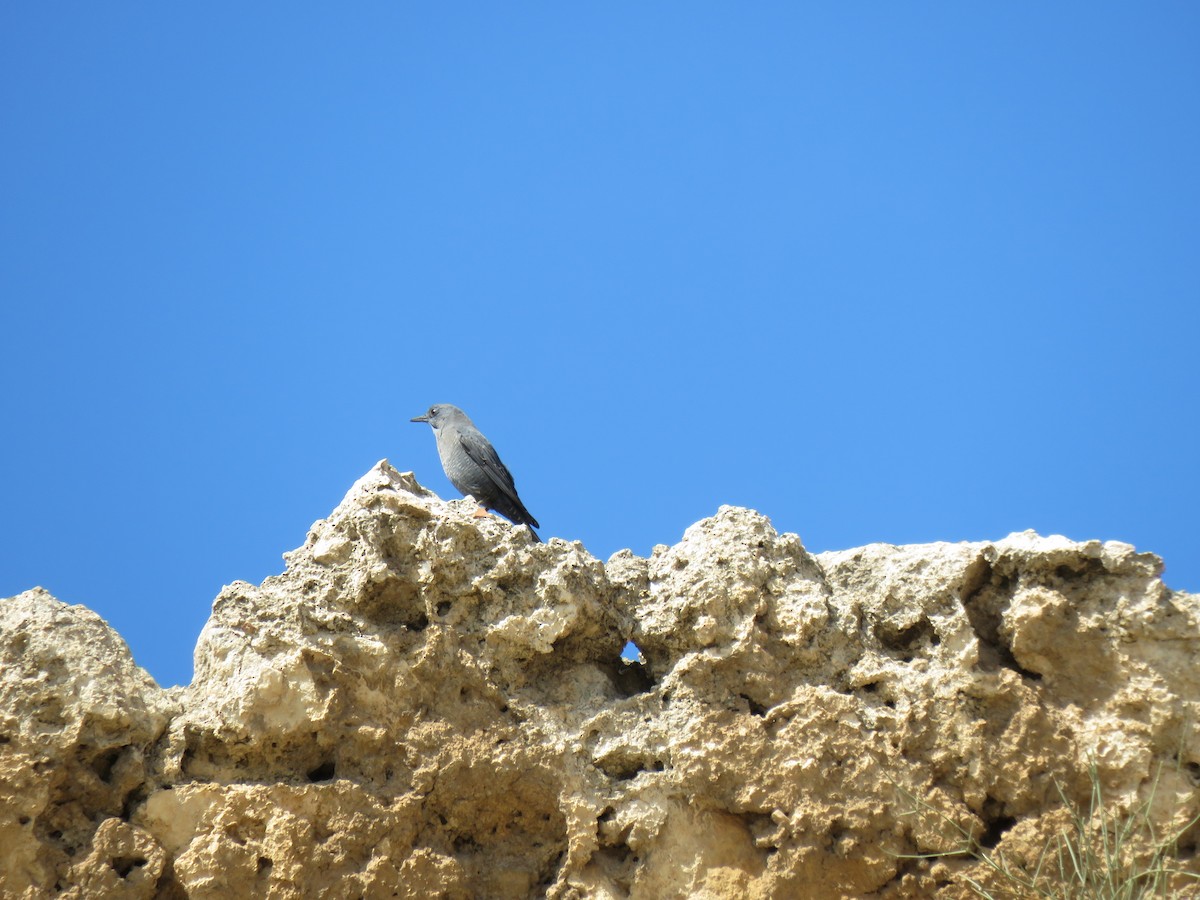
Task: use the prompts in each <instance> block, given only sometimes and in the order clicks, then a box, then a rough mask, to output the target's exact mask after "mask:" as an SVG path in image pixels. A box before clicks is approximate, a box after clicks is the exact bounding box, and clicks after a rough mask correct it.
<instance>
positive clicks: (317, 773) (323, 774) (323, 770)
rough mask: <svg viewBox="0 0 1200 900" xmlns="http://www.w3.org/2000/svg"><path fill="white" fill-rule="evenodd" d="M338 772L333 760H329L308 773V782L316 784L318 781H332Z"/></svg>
mask: <svg viewBox="0 0 1200 900" xmlns="http://www.w3.org/2000/svg"><path fill="white" fill-rule="evenodd" d="M335 771H337V769H336V766H335V765H334V763H333V760H327V761H325V762H323V763H321V764H320V765H319V766H317V767H316V768H315V769H312V770H310V771H309V773H308V780H309V781H311V782H313V783H314V784H315V783H316V782H318V781H332V780H333V775H334V772H335Z"/></svg>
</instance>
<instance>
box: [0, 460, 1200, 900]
mask: <svg viewBox="0 0 1200 900" xmlns="http://www.w3.org/2000/svg"><path fill="white" fill-rule="evenodd" d="M470 510H471V505H470V504H469V503H467V502H465V501H454V502H450V503H446V502H443V501H441V500H439V499H438V498H437V497H435V496H434V495H432V494H430V493H429V492H428V491H426V490H425V489H423V488H422V487H420V486H419V485H418V484H417V483H416V482H415V480H414V479H413V478H412V476H411V475H410V474H400V473H397V472H396V471H395V470H394V469H392V468H391V467H390V466H388V465H387V464H386V463H380V464H379V465H377V466H376V467H375V468H374V469H372V470H371V471H370V472H369V473H367V475H366V476H364V477H363V478H362V479H361V480H360V481H359V482H358V483H357V484H355V485H354V487H353V488H352V489H351V491H350V492H349V494H348V495H347V496H346V499H345V500H344V501H343V502H342V504H341V505H340V506H339V507H338V508H337V509H336V510H335V511H334V512H333V514H332V515H331V516H330V517H329V518H328V519H326V520H323V521H320V522H317V523H316V524H315V525H314V526H313V528H312V530H311V532H310V534H309V536H308V539H307V541H306V542H305V544H304V546H303V547H301V548H299V549H297V550H295V551H294V552H292V553H289V554H287V555H286V559H287V563H288V566H287V571H286V572H285V573H284V574H283V575H280V576H277V577H274V578H268V579H267V580H266V581H265V582H263V584H261V585H258V586H254V585H250V584H245V583H235V584H233V585H230V586H229V587H227V588H225V590H224V591H222V593H221V595H220V596H219V597H218V598H217V600H216V602H215V603H214V605H213V612H212V617H211V618H210V620H209V622H208V624H207V625H206V626H205V628H204V630H203V632H202V634H201V636H200V640H199V643H198V645H197V647H196V659H195V662H196V676H195V679H194V681H193V683H192V684H191V685H190V686H189V687H188V688H186V689H174V690H172V691H162V690H160V689H159V688H158V687H157V686H156V685H155V684H154V683H153V682H152V681H151V679H150V678H149V677H148V676H147V675H146V674H145V673H144V672H142V671H141V670H140V669H138V668H137V667H136V666H134V665H133V663H132V661H131V658H130V656H129V652H128V650H127V648H126V647H125V645H124V643H123V642H122V641H121V640H120V638H119V637H118V636H117V635H116V634H115V633H113V632H112V631H111V630H110V629H109V628H108V627H107V626H106V625H105V624H104V622H103V621H101V620H100V619H99V618H98V617H97V616H96V615H95V614H94V613H91V612H90V611H88V610H86V609H84V608H82V607H68V606H66V605H64V604H62V603H59V602H58V601H56V600H54V599H53V598H52V597H50V596H49V595H48V594H46V593H45V592H42V591H38V590H35V591H30V592H27V593H25V594H21V595H19V596H17V597H14V598H10V599H8V600H4V601H0V792H2V794H0V847H2V848H3V856H2V858H0V894H2V895H3V896H4V897H41V896H46V895H52V894H60V895H62V896H69V897H99V896H103V897H180V898H181V897H191V898H204V897H213V898H216V897H221V898H226V897H231V896H237V897H251V896H256V897H257V896H268V897H281V898H282V897H315V896H328V897H367V898H373V897H413V898H416V897H421V898H425V897H462V898H466V897H489V898H491V897H540V896H551V897H560V898H623V897H645V898H667V897H819V898H825V897H842V896H846V897H868V896H869V897H881V898H882V897H888V898H899V897H933V896H939V897H958V896H968V895H969V885H970V879H975V880H977V881H979V882H982V883H983V884H993V885H994V884H996V879H998V878H1000V877H1001V876H999V875H997V874H996V872H995V871H994V870H993V869H992V868H991V867H989V866H988V865H987V864H986V863H985V862H982V861H980V858H979V857H980V855H981V854H987V855H990V856H991V857H993V858H999V857H1003V859H1004V860H1006V861H1007V862H1008V863H1010V864H1011V865H1013V866H1014V867H1017V868H1019V867H1020V866H1021V865H1027V866H1032V865H1034V864H1035V863H1036V860H1037V859H1038V855H1039V853H1041V852H1042V851H1043V850H1044V849H1045V848H1046V847H1047V846H1052V845H1053V842H1054V840H1055V836H1056V835H1059V834H1061V833H1062V832H1063V830H1064V826H1065V824H1066V823H1067V822H1068V821H1069V818H1070V815H1069V811H1070V810H1071V809H1072V808H1075V809H1084V810H1086V809H1087V807H1088V804H1089V801H1090V798H1091V797H1092V796H1093V792H1094V791H1097V790H1099V791H1100V796H1101V797H1102V798H1103V800H1104V802H1105V803H1106V804H1107V810H1108V813H1110V814H1112V815H1114V816H1120V815H1122V814H1123V813H1127V812H1129V811H1131V810H1141V811H1143V814H1144V816H1145V818H1146V821H1147V822H1148V823H1151V824H1153V826H1154V828H1155V831H1154V834H1155V835H1156V836H1158V837H1160V838H1161V836H1163V835H1170V836H1172V837H1175V838H1177V840H1175V841H1174V844H1173V846H1171V848H1170V854H1169V856H1168V860H1167V861H1168V863H1169V866H1170V867H1171V868H1172V869H1178V870H1179V871H1178V872H1177V873H1175V874H1174V875H1173V876H1172V877H1174V878H1175V880H1176V890H1178V891H1180V892H1182V893H1181V895H1186V892H1187V891H1189V890H1192V888H1191V886H1190V885H1191V884H1193V882H1189V881H1188V879H1187V878H1186V873H1188V872H1190V873H1200V862H1198V861H1197V856H1196V845H1197V841H1198V839H1200V827H1198V826H1197V825H1196V824H1195V823H1194V822H1193V823H1192V824H1191V825H1188V822H1189V820H1191V819H1192V818H1193V817H1194V816H1196V815H1197V812H1198V811H1200V793H1198V790H1197V784H1198V783H1200V729H1197V726H1196V723H1197V721H1198V720H1200V716H1198V715H1197V714H1198V713H1200V667H1198V666H1197V665H1196V660H1197V658H1200V602H1198V600H1197V598H1195V597H1192V596H1189V595H1186V594H1180V593H1172V592H1171V591H1169V590H1168V589H1167V588H1165V587H1164V586H1163V584H1162V582H1161V581H1160V580H1159V578H1158V575H1159V572H1160V568H1161V567H1160V563H1159V561H1158V560H1157V559H1156V558H1155V557H1153V556H1151V555H1149V554H1139V553H1136V552H1135V551H1134V550H1133V548H1131V547H1129V546H1126V545H1124V544H1117V543H1107V544H1101V543H1098V542H1089V543H1074V542H1071V541H1067V540H1065V539H1063V538H1042V537H1038V536H1037V535H1035V534H1032V533H1024V534H1016V535H1011V536H1010V537H1008V538H1005V539H1004V540H1001V541H997V542H995V543H962V544H931V545H924V546H909V547H894V546H885V545H872V546H868V547H863V548H860V549H857V550H849V551H844V552H838V553H825V554H819V555H812V554H809V553H808V552H807V551H806V550H805V549H804V547H803V546H802V544H801V542H800V540H799V538H797V537H796V536H795V535H789V534H783V535H780V534H777V533H776V532H775V531H774V530H773V529H772V528H771V525H770V523H769V522H768V521H767V519H765V518H764V517H762V516H761V515H758V514H757V513H754V512H751V511H748V510H744V509H734V508H730V507H723V508H722V509H721V510H720V512H719V513H718V514H717V515H716V516H715V517H713V518H711V519H706V520H704V521H702V522H699V523H697V524H696V525H694V526H693V527H692V528H690V529H689V530H688V531H687V532H686V534H685V535H684V537H683V540H682V541H681V542H680V543H678V544H676V545H675V546H673V547H665V546H660V547H658V548H656V549H655V551H654V553H653V555H652V556H651V557H650V558H649V559H641V558H638V557H635V556H633V555H632V554H630V553H628V552H622V553H618V554H616V555H615V556H614V557H613V558H612V559H610V560H609V561H608V563H607V564H605V563H601V562H600V561H598V560H596V559H595V558H593V557H592V556H590V555H589V554H588V553H587V552H586V551H585V550H584V548H583V547H582V546H581V545H580V544H578V543H567V542H565V541H561V540H551V541H550V542H549V543H548V544H544V545H542V544H537V543H534V542H533V540H532V539H531V538H530V537H529V535H528V534H527V533H526V532H525V530H524V529H517V528H513V527H511V526H509V525H508V524H507V523H504V522H502V521H499V520H491V519H485V520H480V519H475V518H472V517H471V516H470ZM627 639H632V640H633V641H634V642H635V643H636V645H637V646H638V648H640V650H641V652H642V654H643V661H642V662H633V663H630V662H626V661H623V660H622V659H621V651H622V647H623V646H624V645H625V642H626V640H627ZM1139 833H1140V832H1139ZM1131 841H1132V843H1131V846H1134V849H1135V850H1136V849H1137V841H1136V840H1133V839H1132V838H1131ZM960 850H973V851H974V852H973V853H962V854H959V853H956V851H960ZM1001 887H1003V885H1001Z"/></svg>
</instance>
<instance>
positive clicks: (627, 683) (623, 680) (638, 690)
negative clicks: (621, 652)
mask: <svg viewBox="0 0 1200 900" xmlns="http://www.w3.org/2000/svg"><path fill="white" fill-rule="evenodd" d="M608 676H609V678H610V679H611V680H612V684H613V687H614V688H615V689H616V691H617V693H618V694H619V695H620V696H622V697H633V696H636V695H637V694H644V693H646V691H648V690H650V689H651V688H653V687H654V679H653V678H651V677H650V670H649V669H647V668H646V664H645V663H643V662H642V661H641V660H640V659H635V660H628V659H626V658H625V657H624V656H622V657H621V658H620V659H618V660H617V662H616V665H615V666H612V667H611V668H608Z"/></svg>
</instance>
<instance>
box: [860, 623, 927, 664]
mask: <svg viewBox="0 0 1200 900" xmlns="http://www.w3.org/2000/svg"><path fill="white" fill-rule="evenodd" d="M875 637H876V638H877V639H878V640H879V643H881V644H883V646H884V647H886V648H887V649H889V650H895V651H898V652H902V653H905V654H906V656H905V659H904V661H905V662H911V660H912V654H913V651H914V650H917V649H918V648H920V647H922V646H930V647H936V646H937V645H938V644H940V643H941V638H939V637H938V636H937V632H936V631H934V628H933V623H932V622H930V621H929V619H928V618H927V617H926V616H922V617H921V619H920V621H918V622H914V623H913V624H912V625H909V626H908V627H907V628H901V629H897V628H896V627H895V626H894V625H890V624H889V623H886V622H884V623H880V625H878V626H877V627H876V629H875Z"/></svg>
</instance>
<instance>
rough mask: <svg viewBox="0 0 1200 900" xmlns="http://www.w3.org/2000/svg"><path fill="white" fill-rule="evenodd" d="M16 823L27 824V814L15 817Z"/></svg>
mask: <svg viewBox="0 0 1200 900" xmlns="http://www.w3.org/2000/svg"><path fill="white" fill-rule="evenodd" d="M17 824H18V825H28V824H29V816H21V818H19V819H17Z"/></svg>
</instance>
